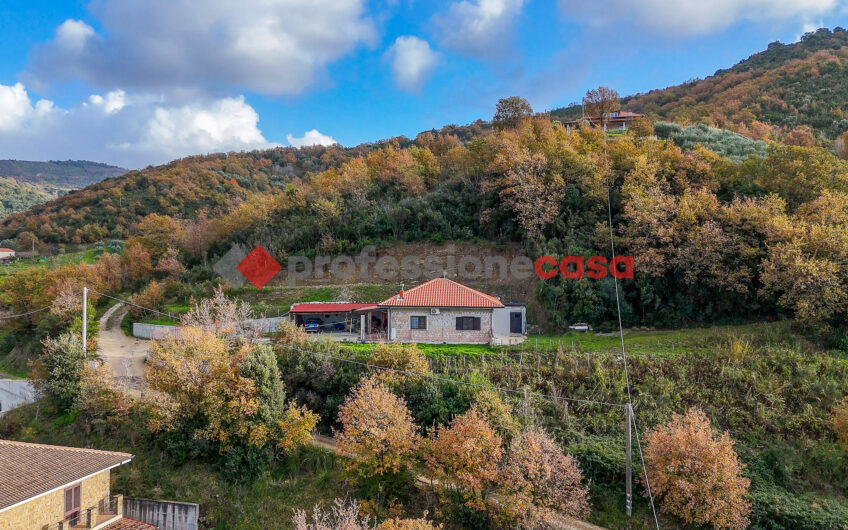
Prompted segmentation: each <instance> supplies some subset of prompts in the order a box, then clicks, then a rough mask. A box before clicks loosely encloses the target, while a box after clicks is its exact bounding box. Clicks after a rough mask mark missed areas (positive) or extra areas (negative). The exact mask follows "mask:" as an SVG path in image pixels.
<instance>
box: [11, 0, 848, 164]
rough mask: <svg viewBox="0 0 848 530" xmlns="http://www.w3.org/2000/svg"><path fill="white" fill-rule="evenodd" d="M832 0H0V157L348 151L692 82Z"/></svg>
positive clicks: (146, 160) (840, 12)
mask: <svg viewBox="0 0 848 530" xmlns="http://www.w3.org/2000/svg"><path fill="white" fill-rule="evenodd" d="M846 6H848V0H804V1H803V2H801V1H796V0H737V1H731V0H715V1H713V2H704V1H703V0H674V1H671V0H640V1H639V2H632V1H629V0H604V1H594V2H591V3H588V2H584V1H581V0H559V1H558V2H557V1H531V0H458V1H447V2H423V1H421V0H413V1H408V0H381V1H376V2H367V1H366V0H241V1H239V2H234V1H230V0H208V1H200V0H168V1H166V0H94V1H92V2H73V1H47V0H31V1H29V2H3V3H0V28H3V31H0V158H19V159H35V160H46V159H56V158H61V159H65V158H85V159H91V160H97V161H104V162H111V163H116V164H120V165H123V166H125V167H142V166H145V165H147V164H153V163H162V162H166V161H168V160H170V159H172V158H175V157H179V156H185V155H189V154H197V153H206V152H213V151H219V150H240V149H251V148H263V147H269V146H273V145H304V144H310V143H329V142H332V141H337V142H339V143H341V144H343V145H356V144H358V143H361V142H367V141H374V140H378V139H381V138H387V137H391V136H396V135H401V134H403V135H407V136H410V137H412V136H414V135H415V134H416V133H418V132H420V131H422V130H426V129H430V128H438V127H441V126H443V125H445V124H451V123H458V124H461V123H468V122H471V121H474V120H475V119H478V118H483V119H487V118H489V117H490V116H491V115H492V112H493V109H494V104H495V102H496V101H497V99H498V98H499V97H504V96H510V95H521V96H523V97H525V98H527V99H528V100H529V101H530V102H531V104H532V105H533V107H534V108H535V109H537V110H543V109H552V108H557V107H560V106H564V105H567V104H568V103H570V102H574V101H579V100H580V98H581V97H582V95H583V94H584V93H585V91H586V90H587V89H588V88H591V87H594V86H598V85H606V86H611V87H614V88H616V89H617V90H618V91H619V92H620V93H621V94H622V95H625V94H632V93H635V92H642V91H647V90H650V89H652V88H661V87H664V86H668V85H673V84H677V83H680V82H682V81H685V80H688V79H692V78H696V77H705V76H707V75H710V74H712V73H713V72H714V71H715V70H716V69H719V68H725V67H728V66H731V65H732V64H734V63H736V62H738V61H739V60H741V59H744V58H746V57H747V56H749V55H750V54H752V53H755V52H757V51H760V50H762V49H764V48H765V47H766V46H767V45H768V43H769V42H772V41H775V40H779V41H782V42H793V41H795V40H797V39H798V37H799V36H800V35H801V34H803V32H804V31H807V30H810V29H814V28H818V27H830V28H833V27H835V26H839V25H841V26H843V27H845V26H846V25H848V11H846Z"/></svg>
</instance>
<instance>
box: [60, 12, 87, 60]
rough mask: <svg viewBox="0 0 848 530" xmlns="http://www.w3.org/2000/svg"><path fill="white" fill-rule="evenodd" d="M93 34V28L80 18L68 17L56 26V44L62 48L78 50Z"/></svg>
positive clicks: (83, 46)
mask: <svg viewBox="0 0 848 530" xmlns="http://www.w3.org/2000/svg"><path fill="white" fill-rule="evenodd" d="M93 36H94V28H92V27H91V26H89V25H88V24H86V23H85V22H83V21H82V20H73V19H70V18H69V19H68V20H66V21H64V22H62V24H60V25H59V27H58V28H56V45H57V46H60V47H61V48H62V49H64V50H67V51H71V52H79V51H82V49H83V48H85V43H86V41H87V40H88V39H89V38H90V37H93Z"/></svg>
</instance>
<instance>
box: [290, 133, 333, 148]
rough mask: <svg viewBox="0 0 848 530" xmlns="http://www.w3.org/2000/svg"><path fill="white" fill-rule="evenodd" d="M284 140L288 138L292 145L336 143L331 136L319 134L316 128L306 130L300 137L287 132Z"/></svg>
mask: <svg viewBox="0 0 848 530" xmlns="http://www.w3.org/2000/svg"><path fill="white" fill-rule="evenodd" d="M286 140H288V142H289V144H291V146H292V147H304V146H307V145H333V144H337V143H338V142H337V141H335V140H334V139H333V137H332V136H327V135H326V134H321V133H320V132H318V130H317V129H312V130H311V131H306V132H305V133H303V136H301V137H300V138H297V137H295V136H294V135H292V134H287V135H286Z"/></svg>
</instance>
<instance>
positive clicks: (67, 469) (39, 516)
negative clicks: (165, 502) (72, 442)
mask: <svg viewBox="0 0 848 530" xmlns="http://www.w3.org/2000/svg"><path fill="white" fill-rule="evenodd" d="M132 458H133V455H131V454H129V453H118V452H113V451H98V450H95V449H81V448H76V447H61V446H55V445H42V444H33V443H24V442H14V441H10V440H0V530H18V529H20V530H24V529H26V530H33V529H35V530H68V529H71V528H75V529H80V528H86V529H108V530H155V529H156V528H157V527H156V526H154V525H151V524H147V523H142V522H141V521H136V520H133V519H128V518H126V517H124V515H123V508H124V507H123V496H122V495H112V493H111V470H112V469H114V468H116V467H118V466H120V465H123V464H127V463H129V462H130V460H132Z"/></svg>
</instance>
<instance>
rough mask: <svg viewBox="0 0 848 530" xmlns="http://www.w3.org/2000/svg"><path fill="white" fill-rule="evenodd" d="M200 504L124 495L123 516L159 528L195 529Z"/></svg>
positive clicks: (164, 529)
mask: <svg viewBox="0 0 848 530" xmlns="http://www.w3.org/2000/svg"><path fill="white" fill-rule="evenodd" d="M199 515H200V505H199V504H195V503H193V502H174V501H155V500H151V499H137V498H134V497H124V516H125V517H129V518H130V519H137V520H139V521H144V522H145V523H149V524H152V525H156V526H158V527H159V530H197V528H198V526H197V518H198V516H199Z"/></svg>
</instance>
